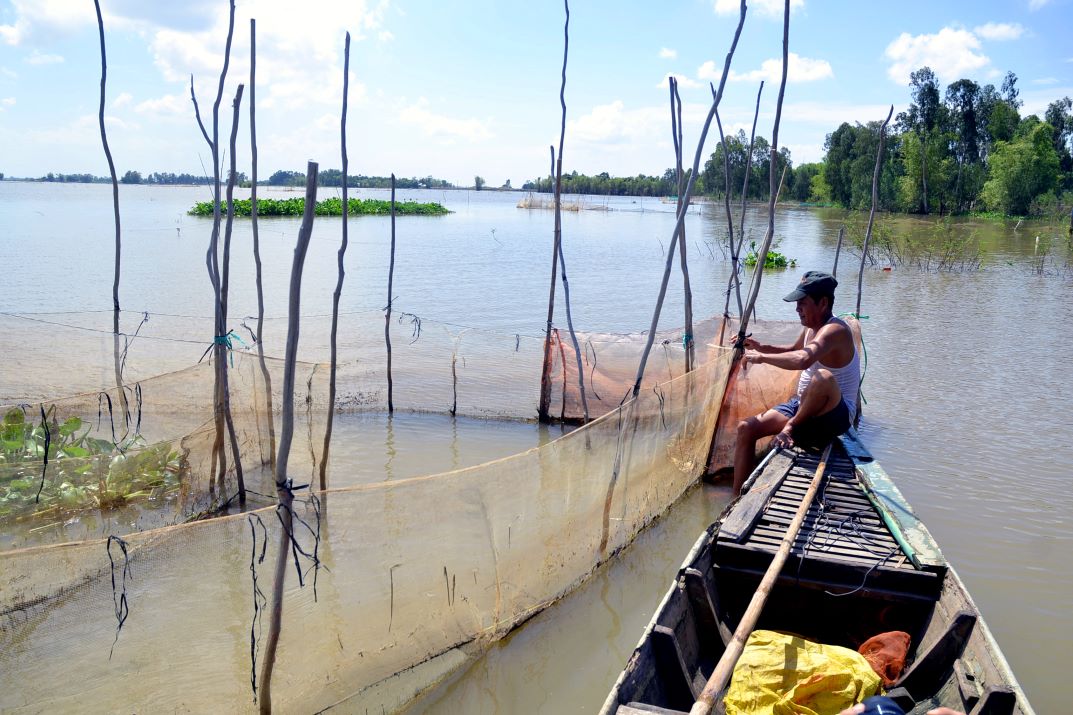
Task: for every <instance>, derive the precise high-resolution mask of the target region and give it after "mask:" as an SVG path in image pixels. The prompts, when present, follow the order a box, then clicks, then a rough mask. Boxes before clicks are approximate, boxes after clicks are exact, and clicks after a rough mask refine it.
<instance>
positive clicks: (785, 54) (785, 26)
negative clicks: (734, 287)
mask: <svg viewBox="0 0 1073 715" xmlns="http://www.w3.org/2000/svg"><path fill="white" fill-rule="evenodd" d="M789 54H790V0H785V2H784V7H783V18H782V80H781V82H780V84H779V98H778V100H777V101H776V103H775V124H774V126H773V127H772V130H771V155H770V159H769V161H770V162H771V166H770V169H769V170H768V192H769V196H768V210H767V233H766V234H765V235H764V242H763V243H762V244H761V245H760V250H759V251H757V252H756V268H755V269H753V280H752V283H750V285H749V300H748V302H747V303H746V304H745V308H744V310H742V313H741V323H740V324H739V325H738V342H737V346H738V349H737V351H736V355H741V353H742V352H743V351H744V350H745V337H746V329H747V328H748V327H749V318H750V317H751V316H752V313H753V310H754V309H755V307H756V297H757V295H759V294H760V281H761V279H762V278H763V276H764V263H765V262H766V261H767V252H768V249H770V248H771V241H772V239H773V238H774V237H775V204H776V203H777V202H778V199H779V188H780V187H781V183H782V182H781V180H780V182H779V183H778V184H776V183H775V167H776V166H778V159H779V124H780V123H781V122H782V100H783V97H785V96H786V71H787V63H788V61H789ZM783 175H784V176H785V172H784V174H783Z"/></svg>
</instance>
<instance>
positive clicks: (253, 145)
mask: <svg viewBox="0 0 1073 715" xmlns="http://www.w3.org/2000/svg"><path fill="white" fill-rule="evenodd" d="M256 73H257V20H255V19H253V18H250V225H251V226H252V227H253V262H254V267H255V271H256V283H257V359H258V361H259V362H260V365H261V377H262V378H263V379H264V381H265V410H266V413H265V414H267V415H268V454H269V467H270V468H271V469H272V471H273V473H274V472H275V471H276V424H275V418H274V417H273V415H274V412H275V410H274V409H273V407H272V375H271V373H269V372H268V365H267V364H266V363H265V346H264V337H263V334H264V324H265V294H264V288H263V287H262V283H261V241H260V236H259V234H258V231H257V115H256V111H255V110H256V107H255V100H256V87H257V85H256V82H255V80H256Z"/></svg>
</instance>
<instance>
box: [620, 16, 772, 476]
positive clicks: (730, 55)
mask: <svg viewBox="0 0 1073 715" xmlns="http://www.w3.org/2000/svg"><path fill="white" fill-rule="evenodd" d="M787 2H789V0H787ZM746 10H747V8H746V6H745V0H741V10H740V15H739V17H738V26H737V28H735V30H734V39H733V40H732V41H731V43H730V50H729V51H728V52H727V56H726V60H724V62H723V74H722V77H720V79H719V89H718V91H716V92H715V97H714V98H713V99H712V106H711V108H709V109H708V116H707V117H706V118H705V120H704V126H703V127H702V128H701V131H700V138H699V139H698V140H697V152H696V154H694V155H693V171H692V172H690V174H689V181H688V182H687V183H686V190H685V195H684V196H683V197H682V204H681V206H680V207H679V208H678V217H677V221H676V223H675V226H674V233H673V234H672V236H671V245H670V247H669V248H668V249H667V261H666V263H665V264H664V266H663V282H662V283H661V284H660V289H659V295H658V296H657V298H656V309H655V310H654V311H653V312H652V324H651V326H650V327H649V330H648V340H647V341H646V342H645V347H644V351H643V352H642V353H641V360H640V362H639V364H638V365H637V377H636V379H635V380H634V383H633V396H634V397H637V395H638V394H640V392H641V381H642V379H643V378H644V375H645V366H646V365H647V364H648V356H649V355H650V354H651V352H652V345H653V344H654V343H655V340H656V328H657V327H658V326H659V315H660V312H661V311H662V310H663V300H664V298H666V296H667V281H668V280H669V279H670V277H671V266H672V265H673V264H674V252H675V249H676V248H677V247H678V240H679V239H680V238H681V236H682V231H683V230H684V228H685V220H686V209H687V208H689V199H690V197H691V196H692V194H693V187H694V186H695V185H696V183H697V174H698V173H699V171H700V157H701V154H702V153H703V151H704V140H705V139H707V137H708V129H710V128H711V126H712V119H713V118H714V117H715V110H716V109H718V108H719V102H720V101H722V99H723V88H724V87H725V86H726V81H727V77H728V76H729V75H730V63H731V62H732V61H733V59H734V51H735V50H736V49H737V47H738V40H739V39H740V38H741V28H742V26H744V25H745V13H746ZM612 486H613V482H612Z"/></svg>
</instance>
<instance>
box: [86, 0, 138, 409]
mask: <svg viewBox="0 0 1073 715" xmlns="http://www.w3.org/2000/svg"><path fill="white" fill-rule="evenodd" d="M93 7H94V8H95V9H96V10H97V31H98V33H99V34H100V38H101V101H100V105H99V108H98V110H97V123H98V124H99V125H100V128H101V145H102V146H103V147H104V157H105V158H106V159H107V160H108V173H109V175H110V176H111V177H112V213H113V215H114V217H115V267H114V270H113V274H112V275H113V277H112V352H113V354H114V357H115V386H116V392H118V393H119V404H120V408H121V409H122V411H123V425H124V427H126V425H128V424H129V423H130V410H129V409H128V407H127V391H126V389H124V387H123V361H122V357H121V355H122V351H121V350H120V349H119V312H120V311H119V269H120V264H121V259H122V255H123V250H122V249H123V243H122V240H121V237H120V236H121V231H120V225H119V224H120V222H119V180H118V179H117V178H116V171H115V162H114V161H112V150H111V149H110V148H109V146H108V133H107V132H106V131H105V128H104V96H105V87H106V86H107V84H108V56H107V53H106V52H105V49H104V18H103V16H102V15H101V3H100V0H93Z"/></svg>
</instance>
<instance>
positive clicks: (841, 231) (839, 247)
mask: <svg viewBox="0 0 1073 715" xmlns="http://www.w3.org/2000/svg"><path fill="white" fill-rule="evenodd" d="M845 235H846V227H845V225H842V226H839V227H838V245H837V246H835V264H834V265H833V266H832V267H831V277H832V278H837V277H838V256H839V254H841V253H842V239H843V237H844V236H845Z"/></svg>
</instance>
